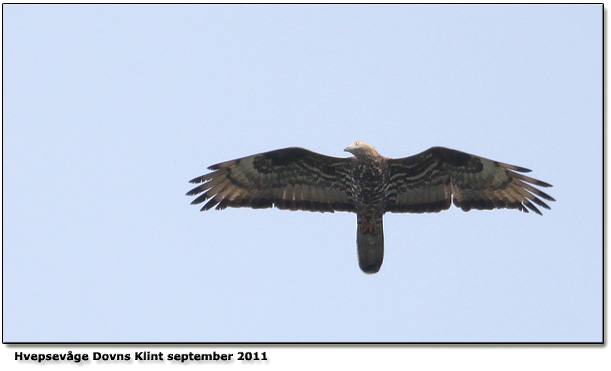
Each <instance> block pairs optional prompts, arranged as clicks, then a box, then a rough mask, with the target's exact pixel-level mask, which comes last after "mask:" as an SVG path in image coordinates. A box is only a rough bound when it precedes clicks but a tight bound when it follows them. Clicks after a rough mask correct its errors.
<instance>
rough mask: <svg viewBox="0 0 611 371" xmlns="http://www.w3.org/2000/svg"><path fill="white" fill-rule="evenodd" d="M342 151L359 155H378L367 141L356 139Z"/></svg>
mask: <svg viewBox="0 0 611 371" xmlns="http://www.w3.org/2000/svg"><path fill="white" fill-rule="evenodd" d="M344 151H346V152H350V153H352V154H353V155H355V156H361V155H369V156H378V151H376V149H375V148H373V146H372V145H371V144H369V143H367V142H361V141H356V142H354V143H352V144H351V145H349V146H348V147H346V148H344Z"/></svg>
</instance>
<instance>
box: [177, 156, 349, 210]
mask: <svg viewBox="0 0 611 371" xmlns="http://www.w3.org/2000/svg"><path fill="white" fill-rule="evenodd" d="M348 166H349V159H348V158H339V157H331V156H325V155H321V154H318V153H315V152H312V151H309V150H307V149H303V148H296V147H292V148H285V149H279V150H275V151H270V152H264V153H259V154H256V155H252V156H248V157H243V158H239V159H235V160H231V161H227V162H222V163H220V164H216V165H212V166H210V167H209V168H208V169H209V170H213V171H212V172H211V173H208V174H206V175H202V176H200V177H197V178H195V179H192V180H191V183H202V184H201V185H199V186H197V187H195V188H193V189H192V190H191V191H189V192H188V193H187V195H188V196H195V195H199V196H198V197H197V198H196V199H195V200H193V202H191V203H192V204H200V203H203V202H204V201H206V200H208V201H207V203H206V204H204V206H203V207H202V208H201V210H202V211H204V210H208V209H211V208H212V207H214V206H216V209H224V208H226V207H251V208H255V209H259V208H269V207H277V208H279V209H289V210H308V211H321V212H324V211H328V212H333V211H354V202H353V200H352V194H351V191H350V186H349V184H350V182H349V173H348V171H347V170H348Z"/></svg>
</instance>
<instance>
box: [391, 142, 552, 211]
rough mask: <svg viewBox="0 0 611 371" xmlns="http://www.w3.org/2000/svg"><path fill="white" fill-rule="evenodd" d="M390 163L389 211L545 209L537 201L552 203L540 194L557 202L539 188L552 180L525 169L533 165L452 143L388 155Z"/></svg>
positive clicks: (544, 206)
mask: <svg viewBox="0 0 611 371" xmlns="http://www.w3.org/2000/svg"><path fill="white" fill-rule="evenodd" d="M388 167H389V170H390V186H389V189H388V194H387V195H386V211H390V212H398V213H404V212H410V213H423V212H438V211H441V210H445V209H448V208H449V207H450V205H451V203H452V202H453V203H454V205H456V206H458V207H460V208H461V209H462V210H463V211H469V210H471V209H480V210H482V209H487V210H491V209H502V208H507V209H518V210H521V211H524V212H528V210H529V209H530V210H532V211H534V212H536V213H537V214H541V212H540V211H539V209H538V208H537V207H536V206H535V205H534V204H537V205H538V206H541V207H543V208H545V209H549V206H548V205H547V204H546V203H545V202H543V201H542V200H541V199H540V198H539V197H541V198H543V199H545V200H548V201H555V200H554V199H553V198H552V197H551V196H550V195H548V194H546V193H545V192H543V191H541V190H540V189H538V188H535V187H534V186H539V187H551V185H550V184H548V183H545V182H542V181H540V180H537V179H534V178H531V177H528V176H526V175H524V174H520V173H525V172H529V171H530V170H528V169H525V168H522V167H519V166H514V165H509V164H504V163H501V162H497V161H492V160H488V159H486V158H483V157H479V156H475V155H471V154H468V153H465V152H460V151H456V150H453V149H449V148H443V147H433V148H430V149H428V150H426V151H424V152H422V153H419V154H417V155H414V156H411V157H405V158H399V159H388Z"/></svg>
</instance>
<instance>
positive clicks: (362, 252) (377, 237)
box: [356, 215, 384, 274]
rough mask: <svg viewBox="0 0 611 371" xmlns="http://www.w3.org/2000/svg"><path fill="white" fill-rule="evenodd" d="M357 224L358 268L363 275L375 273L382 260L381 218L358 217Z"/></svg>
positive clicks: (375, 216) (373, 216)
mask: <svg viewBox="0 0 611 371" xmlns="http://www.w3.org/2000/svg"><path fill="white" fill-rule="evenodd" d="M357 224H358V231H357V234H356V245H357V249H358V254H359V267H360V268H361V270H362V271H363V272H365V273H368V274H373V273H377V272H378V271H379V270H380V267H381V266H382V260H383V259H384V231H383V228H382V216H381V215H379V216H377V215H371V216H370V215H358V216H357Z"/></svg>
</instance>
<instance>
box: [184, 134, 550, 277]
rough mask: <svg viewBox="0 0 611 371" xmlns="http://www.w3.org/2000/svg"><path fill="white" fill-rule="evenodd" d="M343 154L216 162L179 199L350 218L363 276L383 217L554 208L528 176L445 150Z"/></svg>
mask: <svg viewBox="0 0 611 371" xmlns="http://www.w3.org/2000/svg"><path fill="white" fill-rule="evenodd" d="M344 151H347V152H350V153H352V154H353V155H354V157H348V158H340V157H331V156H325V155H321V154H318V153H315V152H312V151H309V150H307V149H304V148H297V147H291V148H285V149H279V150H275V151H270V152H264V153H259V154H256V155H252V156H248V157H243V158H239V159H236V160H231V161H227V162H222V163H220V164H216V165H212V166H210V167H209V168H208V169H209V170H212V172H211V173H208V174H206V175H202V176H200V177H197V178H195V179H192V180H191V183H201V184H200V185H198V186H197V187H195V188H193V189H192V190H191V191H189V192H188V193H187V195H188V196H195V195H198V197H197V198H196V199H194V200H193V202H191V203H192V204H201V203H203V202H204V201H207V202H206V203H205V204H204V206H203V207H202V208H201V210H202V211H204V210H208V209H211V208H212V207H214V206H216V209H217V210H220V209H224V208H226V207H251V208H254V209H259V208H268V207H277V208H279V209H288V210H307V211H320V212H334V211H350V212H354V213H356V216H357V225H358V230H357V251H358V257H359V266H360V268H361V270H362V271H363V272H365V273H376V272H378V271H379V270H380V267H381V266H382V259H383V257H384V235H383V230H382V217H383V216H384V213H386V212H394V213H428V212H439V211H441V210H446V209H448V208H449V207H450V205H451V204H452V203H454V205H456V206H458V207H460V208H461V209H462V210H463V211H469V210H471V209H480V210H483V209H485V210H491V209H502V208H506V209H518V210H520V211H523V212H528V210H529V209H530V210H532V211H534V212H535V213H537V214H541V212H540V211H539V209H538V208H537V207H536V206H535V205H534V204H537V205H538V206H541V207H543V208H546V209H549V206H547V205H546V204H545V202H543V201H541V199H540V198H543V199H545V200H548V201H555V200H554V199H553V198H552V197H551V196H549V195H548V194H546V193H544V192H542V191H541V190H539V189H537V188H535V187H534V186H533V185H536V186H539V187H551V185H550V184H548V183H545V182H542V181H540V180H536V179H533V178H530V177H528V176H526V175H523V174H520V173H526V172H530V170H528V169H525V168H522V167H518V166H514V165H508V164H504V163H501V162H497V161H492V160H488V159H485V158H483V157H478V156H474V155H471V154H468V153H464V152H460V151H456V150H453V149H449V148H443V147H433V148H430V149H428V150H426V151H424V152H422V153H419V154H417V155H414V156H410V157H404V158H397V159H394V158H386V157H383V156H381V155H380V154H379V153H378V152H377V151H376V150H375V148H373V146H372V145H370V144H368V143H365V142H354V143H353V144H352V145H350V146H349V147H347V148H346V149H344ZM539 197H540V198H539Z"/></svg>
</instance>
